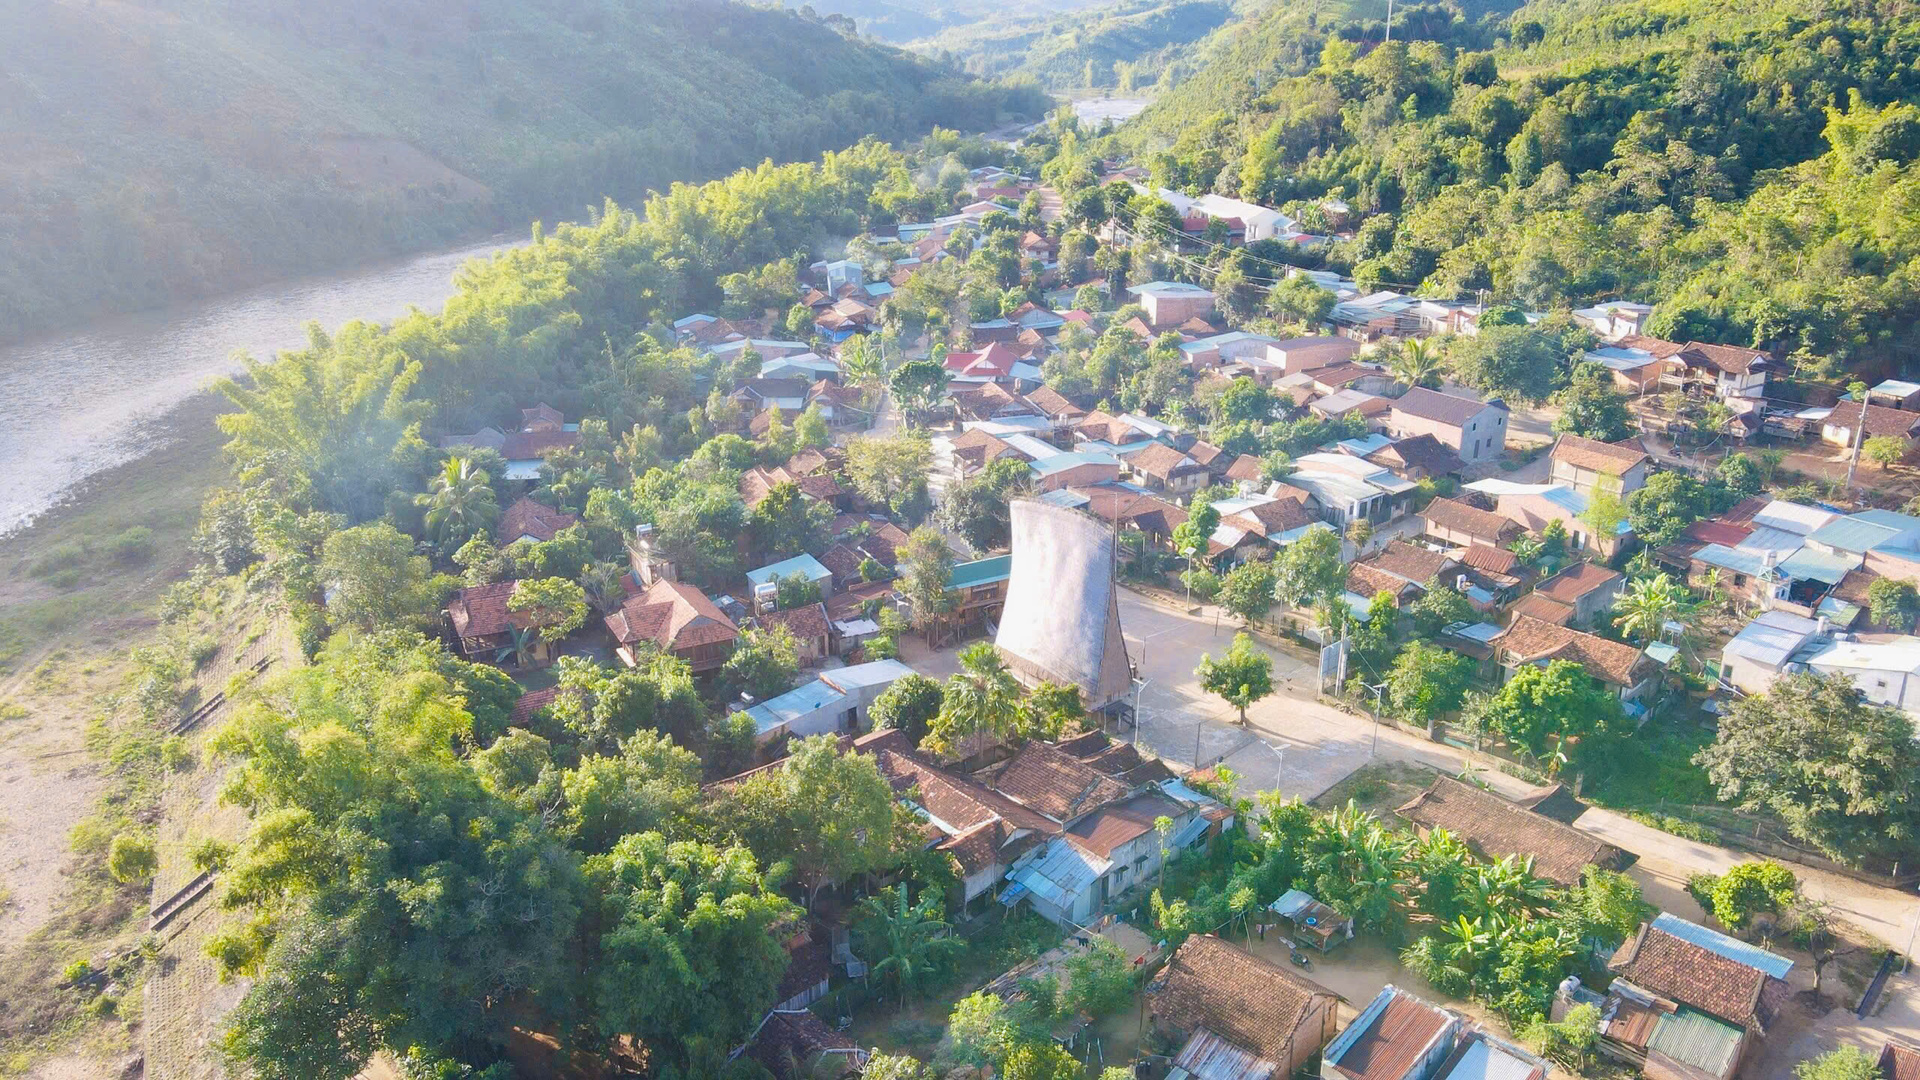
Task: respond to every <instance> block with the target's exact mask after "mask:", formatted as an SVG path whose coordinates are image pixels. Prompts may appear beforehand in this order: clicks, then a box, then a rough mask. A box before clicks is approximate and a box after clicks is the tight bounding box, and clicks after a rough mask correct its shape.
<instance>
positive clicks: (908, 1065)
mask: <svg viewBox="0 0 1920 1080" xmlns="http://www.w3.org/2000/svg"><path fill="white" fill-rule="evenodd" d="M860 1076H861V1080H936V1078H935V1077H934V1074H933V1070H932V1069H929V1068H927V1066H926V1065H925V1064H924V1063H923V1062H921V1061H920V1059H918V1058H912V1057H908V1056H906V1055H905V1054H875V1055H873V1056H872V1057H870V1058H868V1059H867V1067H866V1068H865V1069H862V1070H861V1071H860Z"/></svg>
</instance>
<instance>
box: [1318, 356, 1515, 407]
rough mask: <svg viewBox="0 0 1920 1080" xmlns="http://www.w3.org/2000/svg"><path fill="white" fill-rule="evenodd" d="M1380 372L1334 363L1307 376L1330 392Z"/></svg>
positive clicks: (1358, 366)
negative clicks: (1329, 388) (1328, 388)
mask: <svg viewBox="0 0 1920 1080" xmlns="http://www.w3.org/2000/svg"><path fill="white" fill-rule="evenodd" d="M1380 373H1381V372H1380V369H1379V368H1372V367H1366V366H1364V365H1361V364H1333V365H1330V366H1328V367H1323V368H1319V369H1317V370H1315V371H1309V372H1307V377H1308V378H1310V379H1312V380H1313V382H1314V385H1315V386H1322V387H1331V388H1332V390H1330V391H1329V392H1332V391H1337V390H1344V389H1346V388H1347V387H1349V386H1352V385H1353V384H1354V383H1357V382H1359V381H1360V380H1361V379H1364V378H1366V377H1367V376H1369V375H1379V374H1380ZM1476 411H1478V410H1476Z"/></svg>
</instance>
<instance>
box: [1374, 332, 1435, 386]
mask: <svg viewBox="0 0 1920 1080" xmlns="http://www.w3.org/2000/svg"><path fill="white" fill-rule="evenodd" d="M1445 370H1446V359H1445V358H1444V357H1443V356H1441V355H1440V350H1439V349H1438V348H1436V347H1435V346H1434V345H1433V344H1432V343H1431V342H1429V341H1428V340H1427V339H1425V338H1413V339H1411V340H1409V341H1406V342H1405V343H1403V344H1402V345H1401V346H1400V347H1399V348H1398V349H1395V350H1394V351H1393V352H1392V354H1391V355H1389V356H1388V357H1387V372H1388V374H1390V375H1392V376H1393V378H1394V381H1395V382H1398V383H1400V384H1401V385H1403V386H1406V387H1409V388H1412V387H1415V386H1425V387H1430V388H1434V389H1438V388H1439V386H1440V376H1441V374H1442V372H1444V371H1445Z"/></svg>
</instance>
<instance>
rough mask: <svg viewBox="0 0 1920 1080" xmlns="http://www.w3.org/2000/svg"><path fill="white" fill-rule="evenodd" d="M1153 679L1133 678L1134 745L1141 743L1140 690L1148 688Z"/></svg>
mask: <svg viewBox="0 0 1920 1080" xmlns="http://www.w3.org/2000/svg"><path fill="white" fill-rule="evenodd" d="M1152 681H1153V680H1152V679H1135V680H1133V745H1135V746H1139V745H1140V691H1142V690H1145V689H1146V688H1147V684H1148V683H1150V682H1152Z"/></svg>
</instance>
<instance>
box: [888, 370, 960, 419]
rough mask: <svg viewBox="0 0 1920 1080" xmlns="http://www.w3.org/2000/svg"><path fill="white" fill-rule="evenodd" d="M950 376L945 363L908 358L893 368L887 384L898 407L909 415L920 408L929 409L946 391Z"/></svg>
mask: <svg viewBox="0 0 1920 1080" xmlns="http://www.w3.org/2000/svg"><path fill="white" fill-rule="evenodd" d="M949 378H951V376H950V375H949V374H948V372H947V369H946V367H945V365H943V364H939V363H936V362H935V361H932V360H909V361H907V362H906V363H904V364H901V365H900V366H899V367H897V368H895V369H893V375H892V376H891V377H890V378H889V379H888V381H887V385H888V387H889V388H890V389H891V390H892V391H893V396H894V399H895V400H896V401H898V402H899V403H900V408H901V409H903V410H905V411H906V413H907V414H908V415H909V416H911V415H913V414H915V413H917V412H919V411H921V410H924V409H930V408H932V407H933V405H934V403H935V402H938V401H939V400H940V399H941V398H942V397H944V396H946V393H947V380H948V379H949Z"/></svg>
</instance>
